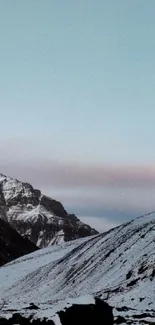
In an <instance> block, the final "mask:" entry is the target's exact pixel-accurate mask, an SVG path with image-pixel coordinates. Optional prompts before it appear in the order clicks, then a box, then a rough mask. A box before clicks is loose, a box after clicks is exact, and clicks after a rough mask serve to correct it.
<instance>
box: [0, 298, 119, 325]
mask: <svg viewBox="0 0 155 325" xmlns="http://www.w3.org/2000/svg"><path fill="white" fill-rule="evenodd" d="M58 315H59V318H60V323H61V324H62V325H86V324H87V325H113V323H114V318H113V312H112V307H110V306H109V305H108V304H107V303H106V302H104V301H103V300H101V299H99V298H96V299H95V304H88V305H80V304H78V305H72V306H71V307H69V308H66V310H65V311H60V312H58ZM0 324H1V325H14V324H19V325H30V324H32V325H45V324H46V325H47V324H48V325H55V323H54V321H53V320H47V319H45V318H44V319H43V320H39V319H32V316H30V317H29V318H26V317H24V316H21V315H20V314H19V313H15V314H13V316H12V318H10V319H4V318H1V319H0Z"/></svg>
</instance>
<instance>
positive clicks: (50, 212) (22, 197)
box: [0, 174, 98, 247]
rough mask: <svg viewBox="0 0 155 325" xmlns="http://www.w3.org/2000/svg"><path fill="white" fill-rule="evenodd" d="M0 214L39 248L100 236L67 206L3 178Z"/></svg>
mask: <svg viewBox="0 0 155 325" xmlns="http://www.w3.org/2000/svg"><path fill="white" fill-rule="evenodd" d="M0 213H1V216H2V218H3V219H4V220H6V221H8V222H9V223H10V224H11V226H12V227H13V228H15V229H16V230H17V232H19V234H20V235H21V236H26V237H27V238H28V239H29V240H30V241H32V242H33V243H34V244H35V245H37V246H38V247H46V246H48V245H52V244H55V243H59V242H62V241H69V240H73V239H77V238H81V237H86V236H90V235H94V234H97V233H98V232H97V231H96V230H95V229H93V228H91V227H90V226H88V225H86V224H84V223H82V222H81V221H80V220H79V219H78V218H77V217H76V216H75V215H74V214H68V213H67V211H66V210H65V209H64V207H63V205H62V204H61V203H60V202H59V201H56V200H54V199H52V198H50V197H48V196H46V195H43V194H42V193H41V191H40V190H38V189H34V188H33V186H32V185H30V184H29V183H24V182H20V181H18V180H17V179H14V178H11V177H8V176H5V175H3V174H0Z"/></svg>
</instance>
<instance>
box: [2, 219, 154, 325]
mask: <svg viewBox="0 0 155 325" xmlns="http://www.w3.org/2000/svg"><path fill="white" fill-rule="evenodd" d="M0 284H1V287H0V297H1V298H2V299H4V301H5V306H7V308H9V306H14V308H16V307H17V306H18V308H20V309H21V308H23V307H24V305H25V304H29V303H30V302H35V303H36V304H37V305H38V306H40V308H41V309H40V310H39V312H41V310H42V312H43V309H44V308H45V306H46V308H45V309H46V312H47V311H49V310H51V305H52V308H53V306H57V304H58V303H59V304H60V303H62V304H63V303H64V301H67V300H69V299H75V298H76V297H79V296H81V295H82V296H85V295H86V296H87V295H92V296H94V295H100V296H101V297H102V298H104V299H107V300H108V302H109V303H110V304H111V305H113V306H114V307H115V314H118V313H119V314H120V313H122V314H123V315H124V314H125V317H130V319H132V317H133V319H134V320H135V318H136V317H137V315H139V314H141V315H142V313H144V312H145V313H146V312H147V319H151V321H152V320H153V319H154V320H155V213H151V214H148V215H145V216H142V217H140V218H137V219H135V220H133V221H131V222H128V223H126V224H123V225H121V226H119V227H117V228H114V229H112V230H111V231H109V232H107V233H104V234H100V235H97V236H93V237H89V238H84V239H80V240H77V241H73V242H69V243H63V244H61V245H58V246H53V247H50V248H46V249H42V250H40V251H37V252H35V253H32V254H30V255H28V256H25V257H22V258H20V259H18V260H16V261H14V262H12V263H9V264H7V265H6V266H5V267H2V268H1V269H0ZM124 306H127V308H128V309H126V310H125V312H124V309H123V307H124ZM117 308H118V310H119V312H118V310H117ZM120 308H122V309H121V310H120ZM147 309H148V310H149V311H147ZM52 310H53V309H52ZM51 312H52V311H51ZM134 317H135V318H134ZM145 320H146V318H145ZM133 323H134V322H133Z"/></svg>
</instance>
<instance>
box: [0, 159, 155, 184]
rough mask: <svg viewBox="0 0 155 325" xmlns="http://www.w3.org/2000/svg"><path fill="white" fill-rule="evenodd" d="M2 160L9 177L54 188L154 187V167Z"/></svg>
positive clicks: (1, 163)
mask: <svg viewBox="0 0 155 325" xmlns="http://www.w3.org/2000/svg"><path fill="white" fill-rule="evenodd" d="M15 157H16V154H14V155H13V158H14V160H12V159H7V161H4V160H3V159H2V160H1V162H0V169H1V171H2V172H6V173H8V174H10V175H13V176H16V177H19V178H22V179H23V180H26V181H30V182H32V183H34V184H37V185H40V186H41V187H43V186H54V187H55V188H82V187H83V188H86V187H89V188H93V187H94V188H95V187H98V188H102V187H103V188H117V189H118V188H155V166H153V165H150V166H148V165H147V166H143V165H132V166H131V165H115V164H113V165H112V164H109V165H105V164H98V165H91V164H87V165H86V164H82V163H81V164H73V163H72V164H71V163H67V162H64V163H63V162H56V161H52V160H50V159H47V158H44V157H40V158H38V159H33V158H32V159H29V160H27V159H26V157H24V159H23V160H19V159H18V160H17V161H16V160H15Z"/></svg>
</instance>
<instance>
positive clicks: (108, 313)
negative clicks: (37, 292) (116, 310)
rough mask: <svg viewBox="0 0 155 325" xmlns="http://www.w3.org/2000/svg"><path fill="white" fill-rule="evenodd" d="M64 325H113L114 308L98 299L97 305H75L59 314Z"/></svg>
mask: <svg viewBox="0 0 155 325" xmlns="http://www.w3.org/2000/svg"><path fill="white" fill-rule="evenodd" d="M58 315H59V317H60V320H61V323H62V325H72V324H74V325H86V324H88V325H104V324H105V325H107V324H108V325H113V322H114V319H113V313H112V307H110V306H109V305H108V304H107V303H106V302H104V301H103V300H101V299H99V298H96V301H95V304H94V305H93V304H90V305H73V306H71V307H69V308H67V309H66V310H65V311H60V312H59V313H58Z"/></svg>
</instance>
